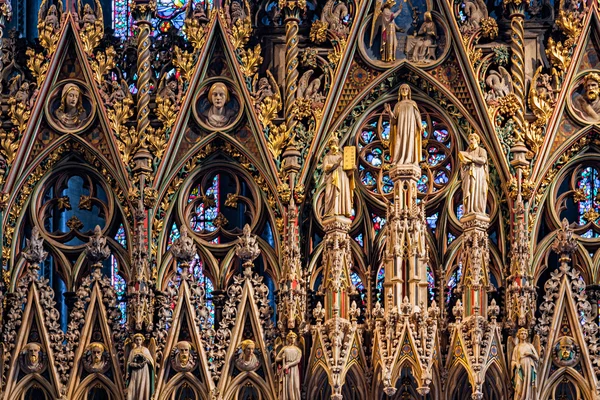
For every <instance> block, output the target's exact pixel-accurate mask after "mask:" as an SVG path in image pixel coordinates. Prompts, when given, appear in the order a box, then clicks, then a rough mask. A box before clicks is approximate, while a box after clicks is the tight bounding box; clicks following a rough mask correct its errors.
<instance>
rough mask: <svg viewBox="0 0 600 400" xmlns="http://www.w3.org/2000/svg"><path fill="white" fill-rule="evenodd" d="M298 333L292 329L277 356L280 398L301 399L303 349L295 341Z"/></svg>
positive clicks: (282, 399)
mask: <svg viewBox="0 0 600 400" xmlns="http://www.w3.org/2000/svg"><path fill="white" fill-rule="evenodd" d="M296 337H297V335H296V334H295V333H294V332H292V331H290V333H288V334H287V337H286V340H287V344H286V345H285V346H283V348H282V349H281V350H280V351H279V353H278V354H277V357H275V363H277V364H278V367H277V375H278V378H279V400H300V370H299V368H298V364H300V360H301V359H302V351H301V350H300V348H298V347H297V346H296V345H295V344H294V343H295V342H296Z"/></svg>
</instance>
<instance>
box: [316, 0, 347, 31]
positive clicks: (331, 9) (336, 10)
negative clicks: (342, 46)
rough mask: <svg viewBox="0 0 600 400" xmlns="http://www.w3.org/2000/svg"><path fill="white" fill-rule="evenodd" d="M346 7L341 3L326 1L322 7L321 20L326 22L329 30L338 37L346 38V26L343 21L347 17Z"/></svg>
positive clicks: (332, 0)
mask: <svg viewBox="0 0 600 400" xmlns="http://www.w3.org/2000/svg"><path fill="white" fill-rule="evenodd" d="M348 14H349V12H348V6H347V5H346V4H344V3H343V2H342V1H339V2H338V3H337V4H336V2H335V0H328V1H327V3H325V6H324V7H323V14H322V15H321V20H322V21H325V22H327V24H328V26H329V30H330V31H331V32H333V33H334V34H335V35H337V36H339V37H343V38H345V37H347V36H348V31H349V29H348V26H347V24H346V23H344V20H345V19H346V18H347V17H348Z"/></svg>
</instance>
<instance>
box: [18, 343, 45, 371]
mask: <svg viewBox="0 0 600 400" xmlns="http://www.w3.org/2000/svg"><path fill="white" fill-rule="evenodd" d="M19 364H20V367H21V370H22V371H23V372H25V373H26V374H31V373H38V374H39V373H41V372H43V371H44V370H45V369H46V356H45V354H44V353H43V352H42V346H41V345H40V344H39V343H34V342H32V343H27V344H26V345H25V346H23V350H21V357H20V359H19Z"/></svg>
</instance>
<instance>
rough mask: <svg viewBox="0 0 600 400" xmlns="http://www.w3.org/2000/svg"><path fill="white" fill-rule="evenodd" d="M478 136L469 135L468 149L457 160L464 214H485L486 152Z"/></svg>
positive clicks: (486, 184) (486, 186)
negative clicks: (459, 167)
mask: <svg viewBox="0 0 600 400" xmlns="http://www.w3.org/2000/svg"><path fill="white" fill-rule="evenodd" d="M480 140H481V139H480V138H479V135H477V134H476V133H471V134H470V135H469V149H468V150H466V151H461V152H459V154H458V158H459V160H460V163H461V173H460V176H461V179H462V191H463V207H464V213H465V214H469V213H481V214H485V206H486V202H487V192H488V182H487V175H488V161H487V152H486V151H485V149H484V148H482V147H481V146H480V145H479V143H480Z"/></svg>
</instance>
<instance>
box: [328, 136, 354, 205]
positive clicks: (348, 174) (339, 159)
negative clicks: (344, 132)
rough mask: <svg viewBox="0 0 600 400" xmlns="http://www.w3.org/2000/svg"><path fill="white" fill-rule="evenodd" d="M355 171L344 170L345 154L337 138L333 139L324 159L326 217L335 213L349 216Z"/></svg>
mask: <svg viewBox="0 0 600 400" xmlns="http://www.w3.org/2000/svg"><path fill="white" fill-rule="evenodd" d="M353 172H354V171H345V170H344V155H343V154H342V152H341V151H340V148H339V145H338V141H337V139H335V138H334V139H331V141H330V142H329V153H328V154H327V155H326V156H325V159H324V160H323V173H324V183H325V212H324V214H323V215H324V216H325V217H329V216H333V215H343V216H346V217H349V216H350V214H351V213H352V194H353V190H354V179H353V176H352V174H353Z"/></svg>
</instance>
